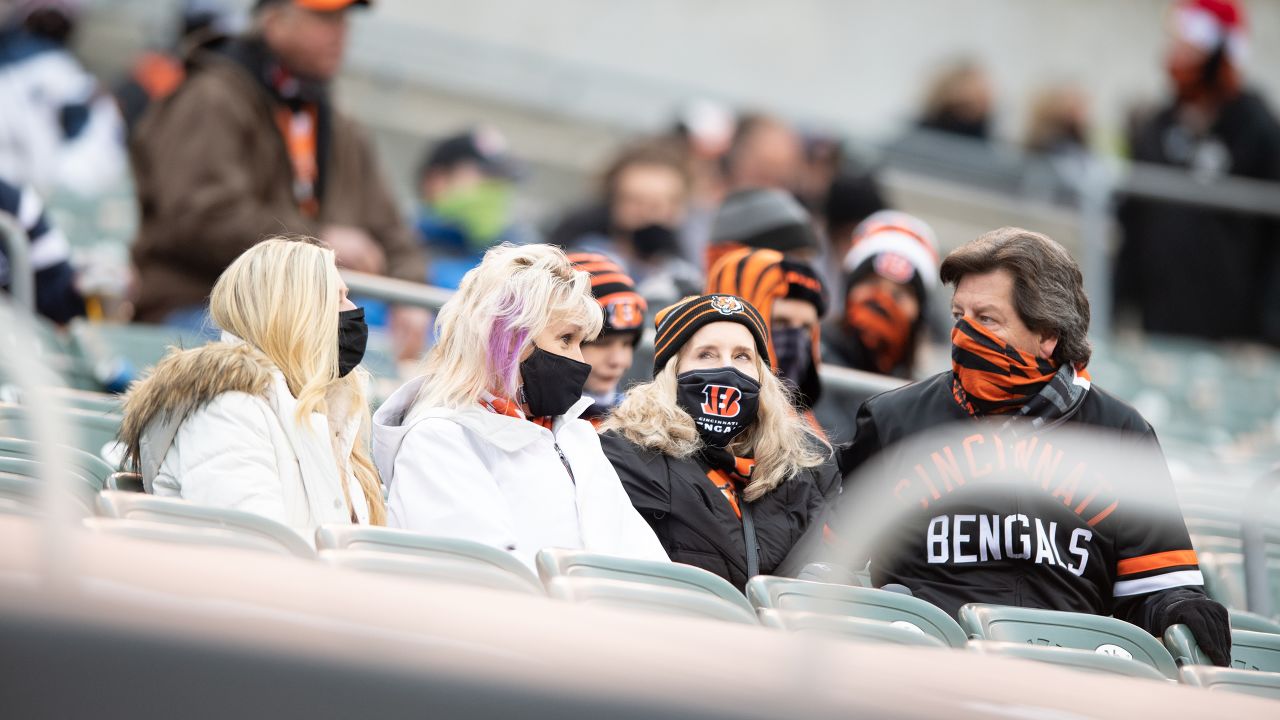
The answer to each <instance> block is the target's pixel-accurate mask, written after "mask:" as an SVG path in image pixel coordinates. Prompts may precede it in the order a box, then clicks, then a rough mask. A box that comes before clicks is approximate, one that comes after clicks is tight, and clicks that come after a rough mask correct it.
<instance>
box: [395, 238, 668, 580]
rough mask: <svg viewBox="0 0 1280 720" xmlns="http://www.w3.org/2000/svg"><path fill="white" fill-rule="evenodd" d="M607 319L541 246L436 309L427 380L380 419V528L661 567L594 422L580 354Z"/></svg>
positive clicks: (487, 272) (485, 270) (495, 253)
mask: <svg viewBox="0 0 1280 720" xmlns="http://www.w3.org/2000/svg"><path fill="white" fill-rule="evenodd" d="M602 322H603V315H602V313H601V310H600V306H599V305H598V304H597V303H596V301H595V300H594V299H593V298H592V297H591V281H590V277H589V276H588V275H587V273H585V272H580V271H577V270H575V269H574V268H573V266H572V265H571V264H570V263H569V261H568V259H567V258H566V257H565V255H564V253H562V252H561V251H560V250H558V249H556V248H554V247H552V246H549V245H523V246H511V245H502V246H499V247H496V248H494V249H492V250H490V251H489V252H488V253H486V254H485V257H484V261H483V262H481V263H480V265H479V266H477V267H476V268H474V269H472V270H471V271H470V272H468V273H467V275H466V276H465V277H464V278H463V279H462V283H461V285H460V286H459V288H458V292H457V294H456V295H454V297H453V298H452V299H451V300H450V301H449V302H448V303H446V304H445V306H444V307H443V308H442V309H441V310H440V315H439V317H438V318H437V320H436V330H437V333H438V339H437V341H436V344H435V347H434V348H432V350H431V352H430V354H429V356H428V358H427V367H426V373H425V375H423V376H422V377H419V378H417V379H415V380H413V381H411V382H409V383H408V384H406V385H405V386H403V387H401V388H400V389H399V390H397V391H396V392H395V394H393V395H392V396H391V397H390V398H389V399H388V400H387V402H385V403H384V404H383V405H382V407H381V408H379V409H378V412H377V414H375V415H374V430H373V448H374V461H375V463H376V464H377V467H378V470H379V472H380V473H381V474H382V478H383V481H384V482H385V483H386V484H387V487H388V493H389V494H388V498H387V506H388V524H389V525H391V526H393V527H400V528H405V529H409V530H415V531H419V532H424V533H430V534H433V535H447V536H453V537H462V538H467V539H471V540H476V541H479V542H482V543H485V544H488V545H493V546H495V547H499V548H502V549H505V550H507V551H509V552H510V553H512V554H513V555H514V556H515V557H517V558H518V559H520V560H522V561H523V562H525V563H526V564H528V565H529V566H531V567H532V566H533V561H534V557H535V556H536V554H537V552H538V550H540V549H542V548H544V547H565V548H581V549H586V550H590V551H593V552H600V553H607V554H612V555H623V556H627V557H633V558H642V559H649V560H666V559H667V556H666V553H664V552H663V550H662V546H661V545H660V544H659V543H658V540H657V537H655V536H654V534H653V531H652V530H650V528H649V526H648V525H647V524H646V523H645V522H644V520H643V519H642V518H641V517H640V515H639V514H638V513H637V512H636V511H635V509H634V508H633V507H632V505H631V501H630V500H629V499H628V497H627V494H626V492H625V491H624V490H623V488H622V485H621V483H620V482H619V480H618V475H617V473H616V472H615V471H614V469H613V466H612V465H611V464H610V463H609V461H608V459H606V458H605V456H604V453H603V452H602V451H601V449H600V441H599V439H598V438H597V436H596V433H595V430H594V428H593V427H592V425H591V423H590V422H588V421H586V420H583V419H581V418H580V417H579V416H580V415H581V414H582V412H583V411H584V410H585V409H586V408H587V407H588V406H589V405H590V404H591V400H590V399H589V398H584V397H583V396H582V386H583V383H584V382H585V381H586V378H587V375H588V374H589V373H590V372H591V366H590V365H587V364H586V363H584V362H583V361H582V343H583V342H586V341H589V340H591V339H592V338H594V337H595V336H596V335H597V333H599V331H600V327H601V324H602Z"/></svg>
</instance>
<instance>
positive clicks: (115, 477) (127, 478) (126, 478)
mask: <svg viewBox="0 0 1280 720" xmlns="http://www.w3.org/2000/svg"><path fill="white" fill-rule="evenodd" d="M102 489H103V490H120V491H122V492H135V493H140V492H146V491H147V490H146V487H145V486H144V485H143V484H142V474H141V473H136V472H123V471H122V472H113V473H111V474H110V475H108V476H107V481H106V482H105V483H103V484H102Z"/></svg>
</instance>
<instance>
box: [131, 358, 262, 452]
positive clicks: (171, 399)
mask: <svg viewBox="0 0 1280 720" xmlns="http://www.w3.org/2000/svg"><path fill="white" fill-rule="evenodd" d="M275 372H276V368H275V365H274V364H272V362H271V361H270V360H269V359H267V356H266V355H263V354H262V353H261V352H260V351H258V350H257V349H255V348H253V347H252V346H250V345H248V344H245V343H228V342H213V343H209V344H207V345H202V346H201V347H197V348H192V349H190V350H177V349H174V350H171V351H170V352H169V354H168V355H166V356H165V357H164V359H162V360H161V361H160V362H158V363H156V366H155V367H154V368H152V370H151V372H150V373H148V374H147V376H146V377H144V378H143V379H141V380H139V381H137V382H135V383H134V384H133V386H132V387H130V388H129V393H128V395H126V396H125V400H124V422H123V423H122V424H121V426H120V441H121V442H122V443H123V444H124V446H125V448H126V454H125V462H126V463H127V464H128V465H130V466H133V467H137V466H138V465H139V463H140V460H141V451H142V438H143V435H144V433H145V432H146V431H147V427H148V426H150V425H151V423H153V422H155V421H157V420H158V421H160V422H163V423H165V424H166V425H169V426H171V427H177V426H178V425H181V424H182V421H183V420H185V419H186V418H187V417H188V416H189V415H191V414H192V413H194V412H196V411H197V410H199V409H201V408H202V407H204V406H205V405H207V404H208V403H209V402H210V401H212V400H213V399H214V398H216V397H218V396H219V395H221V394H222V393H226V392H243V393H247V394H249V395H254V396H258V397H262V398H267V397H268V394H269V393H270V390H271V386H272V382H273V375H274V373H275Z"/></svg>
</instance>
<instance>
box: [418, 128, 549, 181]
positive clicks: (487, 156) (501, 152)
mask: <svg viewBox="0 0 1280 720" xmlns="http://www.w3.org/2000/svg"><path fill="white" fill-rule="evenodd" d="M464 162H473V163H475V164H477V165H479V166H480V169H481V171H483V172H484V174H486V175H489V176H491V177H497V178H504V179H507V180H519V179H520V178H521V177H522V176H523V174H524V172H523V168H521V167H520V165H519V163H517V162H516V161H515V159H514V158H512V157H511V156H510V155H509V154H507V138H506V137H504V136H503V135H502V133H500V132H498V130H497V129H496V128H492V127H488V126H481V127H477V128H473V129H472V130H469V131H467V132H465V133H462V134H461V135H454V136H452V137H447V138H445V139H444V140H441V141H440V142H439V143H437V144H436V145H435V147H433V148H431V151H430V152H429V153H427V157H426V159H425V160H424V161H423V163H422V167H421V168H419V170H418V177H420V178H421V177H422V176H423V175H426V174H427V173H428V172H430V171H432V170H440V169H447V168H451V167H454V166H455V165H458V164H460V163H464Z"/></svg>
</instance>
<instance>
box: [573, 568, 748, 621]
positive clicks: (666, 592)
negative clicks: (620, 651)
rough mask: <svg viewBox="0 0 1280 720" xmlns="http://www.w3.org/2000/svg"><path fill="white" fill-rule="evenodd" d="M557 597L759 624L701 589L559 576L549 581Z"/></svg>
mask: <svg viewBox="0 0 1280 720" xmlns="http://www.w3.org/2000/svg"><path fill="white" fill-rule="evenodd" d="M547 594H548V595H550V596H551V597H553V598H555V599H557V600H567V601H569V602H574V603H581V604H584V605H594V606H597V607H614V608H620V609H626V610H633V611H636V612H644V613H656V614H661V615H675V616H680V617H689V618H700V619H704V620H719V621H722V622H731V623H739V624H742V625H759V621H758V620H756V616H755V613H753V612H751V611H750V610H748V609H746V608H744V607H742V606H741V605H738V604H736V603H732V602H729V601H727V600H723V599H721V598H719V597H716V596H715V595H714V594H712V593H709V592H706V591H705V590H702V589H697V588H693V589H686V588H681V587H677V586H674V585H667V584H651V583H645V582H636V581H635V580H613V579H609V578H603V577H594V576H589V575H557V576H555V577H552V578H551V579H550V581H549V582H548V583H547Z"/></svg>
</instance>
